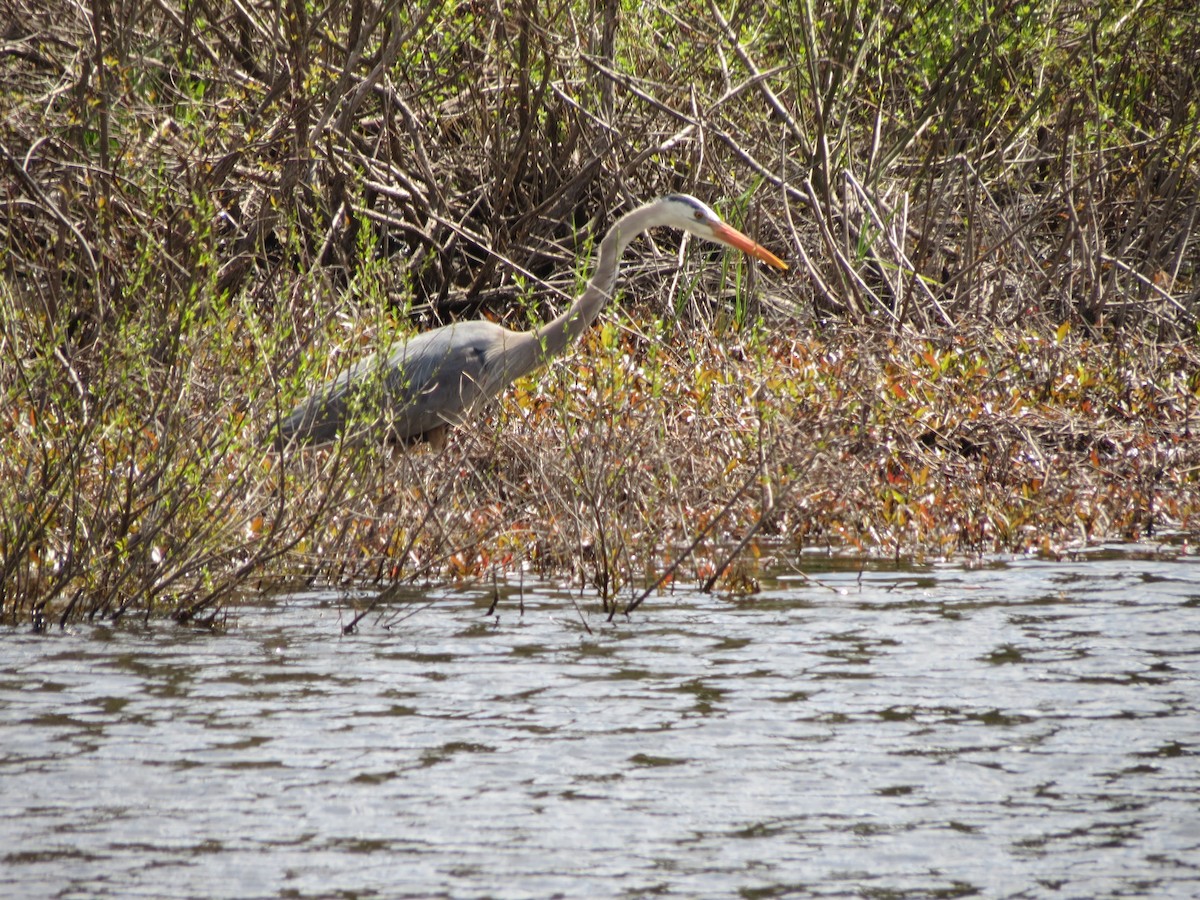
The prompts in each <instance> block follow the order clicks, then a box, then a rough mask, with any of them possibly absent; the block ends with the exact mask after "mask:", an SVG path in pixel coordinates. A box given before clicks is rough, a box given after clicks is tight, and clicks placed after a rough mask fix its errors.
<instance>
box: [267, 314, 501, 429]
mask: <svg viewBox="0 0 1200 900" xmlns="http://www.w3.org/2000/svg"><path fill="white" fill-rule="evenodd" d="M511 334H513V333H512V332H509V331H508V330H507V329H505V328H502V327H500V326H499V325H496V324H494V323H492V322H484V321H473V322H462V323H457V324H454V325H447V326H444V327H442V328H435V329H434V330H432V331H427V332H424V333H422V334H419V335H416V336H415V337H412V338H410V339H408V340H406V341H404V342H403V343H401V344H400V345H399V346H397V347H395V348H394V349H392V350H391V351H390V352H386V351H383V352H380V353H376V354H374V355H373V356H369V357H367V358H366V359H364V360H361V361H360V362H358V363H356V364H355V365H354V366H352V367H351V368H349V369H347V370H346V371H345V372H343V373H342V374H341V375H339V376H338V377H337V378H335V379H334V380H333V381H331V382H329V383H328V384H327V385H325V386H324V387H322V388H321V389H319V390H317V391H316V392H315V393H313V394H312V395H311V396H310V397H308V398H306V399H305V400H303V401H301V403H300V404H299V405H298V406H297V407H296V408H295V409H294V410H293V411H292V413H291V414H290V415H289V416H288V417H287V418H286V419H285V420H284V421H283V423H282V424H281V426H280V439H281V441H282V442H283V443H287V442H290V441H292V440H301V441H303V442H305V443H324V442H327V441H331V440H333V439H334V438H335V437H336V436H337V434H338V433H339V432H345V433H346V435H347V438H348V439H351V440H365V439H367V438H368V437H370V436H371V435H373V434H380V433H381V428H382V429H386V431H387V432H388V433H389V434H391V435H392V436H394V437H396V438H399V439H409V438H415V437H419V436H420V435H423V434H426V433H427V432H430V431H432V430H433V429H435V428H438V427H440V426H443V425H446V424H452V425H453V424H457V423H458V422H460V421H462V418H463V416H464V415H465V414H466V413H467V412H468V411H469V410H470V409H471V407H473V406H474V405H475V403H476V402H478V401H479V400H481V399H485V398H486V397H489V396H492V395H493V394H494V393H496V392H497V391H498V390H499V389H500V388H501V387H503V383H499V384H497V383H496V382H497V377H496V372H497V371H498V370H499V369H500V368H502V362H503V358H504V352H505V346H506V344H507V342H508V336H509V335H511Z"/></svg>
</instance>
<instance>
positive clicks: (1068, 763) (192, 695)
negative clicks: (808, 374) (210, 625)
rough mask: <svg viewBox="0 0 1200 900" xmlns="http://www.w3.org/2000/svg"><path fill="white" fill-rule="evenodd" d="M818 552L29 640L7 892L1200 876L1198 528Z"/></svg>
mask: <svg viewBox="0 0 1200 900" xmlns="http://www.w3.org/2000/svg"><path fill="white" fill-rule="evenodd" d="M816 566H817V564H816V563H815V562H814V561H807V562H806V571H808V572H809V573H810V574H813V575H814V576H815V577H816V578H817V579H818V580H819V583H814V582H808V581H805V580H804V579H801V578H799V577H789V576H786V575H783V576H782V577H780V578H779V579H776V580H770V579H768V580H764V584H763V586H764V590H763V592H762V593H760V594H758V595H756V596H754V597H751V598H747V599H743V600H738V601H736V602H735V601H730V600H722V599H719V598H716V597H712V596H707V595H698V594H689V593H682V592H680V593H676V594H675V595H674V596H664V597H657V598H652V599H651V600H650V601H648V602H647V604H646V605H645V606H644V607H643V608H642V609H641V610H639V611H638V612H637V613H635V614H634V616H633V618H632V620H630V621H620V622H617V623H614V624H613V625H608V624H606V623H605V622H604V619H603V616H601V615H600V614H599V612H598V611H597V610H596V609H595V608H594V606H593V604H592V602H591V600H590V599H586V600H584V601H579V600H578V598H575V599H574V600H573V599H572V598H571V597H570V596H564V595H561V594H555V593H553V592H552V591H549V590H535V589H533V588H531V587H529V586H528V585H526V586H525V588H524V591H523V594H524V613H523V615H522V614H521V613H520V612H519V610H518V599H517V597H516V596H515V594H514V593H511V592H510V594H509V595H508V596H507V597H506V598H505V599H504V601H503V602H502V603H501V606H500V607H499V610H498V617H496V616H492V617H488V616H486V615H485V612H486V610H487V607H488V604H489V603H490V598H489V596H488V594H489V591H484V590H480V591H478V592H463V593H442V594H438V595H434V596H427V597H418V596H417V595H415V594H414V595H413V597H412V598H411V601H410V603H409V604H408V605H405V604H403V603H399V602H398V603H396V604H393V605H392V606H391V607H390V608H389V611H388V614H387V615H386V617H385V618H384V619H382V620H381V619H379V618H377V617H375V618H368V619H366V620H364V622H363V623H362V627H361V630H360V631H359V633H357V634H354V635H351V636H341V635H340V633H339V626H340V624H341V623H343V622H344V621H345V620H346V617H347V616H346V612H345V609H344V606H343V605H342V603H341V601H339V600H338V599H337V598H335V597H331V596H324V597H322V596H314V595H307V596H295V597H292V598H283V599H277V600H275V601H273V602H271V603H269V604H265V605H262V606H257V607H251V608H244V609H242V610H239V611H238V614H237V616H236V620H235V621H234V622H233V623H232V627H231V628H230V629H229V630H228V631H226V632H224V633H218V634H207V633H199V632H194V631H189V630H183V629H179V628H175V627H172V626H168V625H163V624H159V625H156V626H154V627H151V628H149V629H138V628H134V627H126V626H122V627H120V628H118V629H110V628H104V627H87V628H81V629H79V630H77V631H75V632H73V633H69V634H52V635H49V636H35V635H31V634H28V633H25V632H16V631H7V632H0V786H2V788H0V789H2V792H3V793H2V794H0V895H3V896H5V897H12V898H24V897H30V898H32V897H39V898H41V897H63V898H84V897H87V898H93V897H122V898H126V897H163V898H166V897H178V898H191V897H196V898H225V897H227V898H257V897H389V898H392V897H414V898H415V897H454V898H468V897H469V898H475V897H496V898H524V897H539V898H541V897H554V896H561V897H572V898H581V897H589V898H593V897H648V896H671V897H688V898H707V897H714V898H715V897H731V896H734V897H736V896H742V897H784V896H786V897H888V898H908V897H912V898H916V897H921V898H926V897H958V896H982V897H1021V898H1034V897H1047V898H1051V897H1053V898H1067V897H1070V898H1076V897H1079V898H1083V897H1086V898H1100V897H1130V896H1137V897H1181V898H1182V897H1194V896H1200V765H1198V758H1197V754H1198V752H1200V613H1198V611H1197V607H1198V606H1200V561H1198V560H1197V558H1196V557H1195V556H1194V555H1187V554H1183V555H1181V556H1177V557H1176V558H1171V557H1167V556H1163V555H1160V554H1157V553H1154V552H1120V553H1105V554H1098V555H1097V556H1096V557H1095V558H1092V559H1088V560H1086V561H1081V562H1065V563H1054V562H1045V561H1036V560H1010V561H1007V562H995V563H993V564H989V565H987V566H983V567H976V568H964V567H960V566H951V565H947V566H940V567H928V568H922V569H917V570H897V569H894V568H880V569H873V570H872V569H869V570H867V571H864V572H862V573H861V574H860V573H859V571H858V570H857V569H856V568H847V567H845V566H844V565H841V566H838V565H829V566H824V567H821V568H820V569H818V568H816ZM431 600H432V601H433V604H432V606H426V605H425V604H427V603H428V602H429V601H431ZM576 602H579V603H580V605H579V607H578V608H577V607H576V606H575V603H576ZM406 612H407V613H412V614H411V615H406V614H405V613H406ZM583 621H586V622H587V624H588V626H590V629H591V632H590V633H589V631H588V630H587V629H585V628H584V627H583V625H582V624H581V623H582V622H583Z"/></svg>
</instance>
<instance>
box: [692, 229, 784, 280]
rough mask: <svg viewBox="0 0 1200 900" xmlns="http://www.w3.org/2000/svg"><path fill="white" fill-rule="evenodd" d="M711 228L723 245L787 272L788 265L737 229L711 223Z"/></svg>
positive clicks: (714, 236)
mask: <svg viewBox="0 0 1200 900" xmlns="http://www.w3.org/2000/svg"><path fill="white" fill-rule="evenodd" d="M709 227H710V228H711V229H712V235H713V239H714V240H717V241H720V242H721V243H722V244H728V245H729V246H730V247H736V248H737V249H738V250H741V251H742V252H743V253H745V254H747V255H748V256H753V257H754V258H755V259H761V260H762V261H763V262H765V263H766V264H767V265H769V266H774V267H775V268H777V269H781V270H783V271H785V272H786V271H787V267H788V264H787V263H785V262H784V261H783V260H782V259H780V258H779V257H778V256H776V255H775V254H774V253H772V252H771V251H770V250H768V249H767V248H766V247H763V246H760V245H759V244H756V243H754V241H752V240H750V238H748V237H746V236H745V235H744V234H742V233H741V232H740V231H738V230H737V229H736V228H733V227H731V226H729V225H726V224H725V223H724V222H710V223H709Z"/></svg>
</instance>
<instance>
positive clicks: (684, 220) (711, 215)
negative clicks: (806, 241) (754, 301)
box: [659, 194, 788, 269]
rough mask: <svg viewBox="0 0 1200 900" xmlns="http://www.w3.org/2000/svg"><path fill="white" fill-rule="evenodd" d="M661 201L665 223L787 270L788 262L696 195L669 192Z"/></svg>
mask: <svg viewBox="0 0 1200 900" xmlns="http://www.w3.org/2000/svg"><path fill="white" fill-rule="evenodd" d="M659 203H660V205H661V207H662V210H663V222H662V224H664V225H671V226H674V227H675V228H679V229H682V230H683V231H687V232H690V233H691V234H694V235H696V237H699V238H704V240H706V241H716V242H717V243H718V244H725V245H726V246H728V247H735V248H736V249H738V250H741V251H742V252H743V253H746V254H748V255H749V256H753V257H754V258H755V259H761V260H762V261H763V262H765V263H767V265H771V266H774V267H775V268H777V269H787V267H788V265H787V263H785V262H784V261H783V260H781V259H780V258H779V257H778V256H776V255H775V254H774V253H772V252H771V251H770V250H768V249H766V248H765V247H762V246H760V245H759V244H756V243H755V242H754V241H752V240H750V238H748V237H746V235H744V234H742V233H741V232H740V231H738V230H737V229H736V228H734V227H733V226H731V225H726V224H725V223H724V222H722V221H721V217H720V216H718V215H717V214H716V213H715V212H713V211H712V209H711V208H709V207H708V206H706V205H705V204H704V203H702V202H701V201H699V200H697V199H696V198H695V197H692V196H691V195H689V194H668V195H667V196H666V197H663V198H662V200H660V201H659Z"/></svg>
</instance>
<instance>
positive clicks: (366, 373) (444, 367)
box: [277, 194, 787, 447]
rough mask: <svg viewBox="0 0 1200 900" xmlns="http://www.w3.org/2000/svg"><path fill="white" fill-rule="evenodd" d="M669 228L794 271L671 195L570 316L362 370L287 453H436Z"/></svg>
mask: <svg viewBox="0 0 1200 900" xmlns="http://www.w3.org/2000/svg"><path fill="white" fill-rule="evenodd" d="M659 225H666V226H672V227H675V228H679V229H682V230H684V231H688V232H690V233H692V234H694V235H696V236H698V237H701V238H704V239H706V240H710V241H716V242H718V243H723V244H726V245H728V246H731V247H735V248H737V249H739V250H742V251H743V252H745V253H747V254H749V255H751V256H754V257H756V258H757V259H760V260H762V261H764V262H766V263H768V264H769V265H772V266H775V267H776V268H779V269H786V268H787V264H786V263H784V262H783V261H782V260H780V259H779V258H778V257H777V256H775V255H774V254H772V253H771V252H770V251H768V250H766V249H764V248H763V247H760V246H759V245H758V244H756V243H754V241H752V240H750V238H748V237H746V236H745V235H744V234H742V233H741V232H739V231H737V230H736V229H734V228H731V227H730V226H728V225H726V224H725V223H724V222H722V221H721V220H720V219H719V218H718V217H717V215H716V213H714V212H713V211H712V210H711V209H709V208H708V207H707V206H705V205H704V204H703V203H701V202H700V201H699V200H697V199H696V198H694V197H690V196H687V195H685V194H670V195H668V196H666V197H662V198H660V199H658V200H655V201H653V202H652V203H648V204H646V205H645V206H640V207H638V208H637V209H635V210H633V211H631V212H628V213H626V214H625V215H623V216H622V217H621V218H620V219H618V220H617V221H616V223H615V224H614V225H613V226H612V227H611V228H610V229H609V230H608V233H607V234H605V236H604V239H603V240H602V241H601V242H600V249H599V251H598V253H597V255H596V270H595V272H594V273H593V274H592V277H591V279H590V280H589V281H588V284H587V288H586V289H585V290H584V292H583V293H582V294H581V295H580V296H579V297H578V298H577V299H576V300H575V302H574V303H572V304H571V306H570V307H569V308H568V309H567V310H566V312H564V313H563V314H562V315H561V316H558V317H557V318H555V319H553V320H552V321H550V322H547V323H546V324H545V325H543V326H542V327H541V328H538V329H536V330H534V331H512V330H510V329H508V328H504V327H503V326H501V325H497V324H495V323H494V322H488V321H485V320H474V321H469V322H459V323H455V324H452V325H445V326H442V327H441V328H435V329H433V330H432V331H427V332H424V333H422V334H419V335H416V336H415V337H412V338H410V339H408V340H406V341H404V342H403V343H401V344H400V345H399V346H397V347H396V348H395V349H394V350H392V351H391V352H390V353H387V352H381V353H377V354H375V355H373V356H370V357H367V358H366V359H364V360H362V361H360V362H358V363H357V364H356V365H354V366H352V367H351V368H349V369H347V370H346V371H345V372H343V373H342V374H341V375H339V376H338V377H337V378H336V379H334V380H333V381H331V382H329V383H328V384H326V385H325V386H323V387H322V388H320V389H318V390H317V391H316V392H315V393H314V394H312V395H311V396H309V397H307V398H306V399H305V400H303V401H301V402H300V404H299V405H298V406H297V407H296V408H295V409H294V410H293V411H292V412H291V414H290V415H289V416H287V417H286V418H285V419H284V420H283V421H282V422H281V423H280V426H279V436H278V439H277V444H278V445H279V446H280V447H284V446H288V445H290V444H293V443H302V444H312V445H319V444H325V443H329V442H330V441H333V440H335V439H337V438H338V436H339V435H341V439H342V440H344V441H347V442H351V443H361V442H363V441H366V440H371V439H373V438H375V439H378V438H381V437H384V436H386V437H387V438H389V439H391V440H398V441H403V442H411V441H419V440H428V441H430V442H431V443H433V444H434V445H435V446H437V445H440V444H441V442H442V441H443V440H444V438H445V433H446V429H447V427H448V426H453V425H458V424H460V423H462V422H463V421H465V420H466V419H467V418H468V417H469V416H470V415H471V413H473V412H474V411H475V410H476V409H478V407H479V405H480V404H482V403H483V402H485V401H487V400H489V399H490V398H492V397H494V396H496V395H497V394H499V393H500V392H501V391H502V390H504V388H505V387H506V386H507V385H508V384H510V383H511V382H512V381H513V380H514V379H516V378H519V377H520V376H522V375H525V374H527V373H528V372H531V371H533V370H534V369H536V368H537V367H539V366H541V365H543V364H544V363H545V362H547V361H548V360H549V359H551V358H552V357H554V356H555V355H557V354H559V353H561V352H562V351H563V350H564V349H565V348H566V347H567V346H568V345H569V344H570V343H571V341H573V340H574V339H575V338H577V337H578V336H579V335H580V334H582V333H583V332H584V330H586V329H587V328H588V327H589V326H590V325H591V324H592V322H593V321H595V319H596V316H597V315H599V313H600V309H601V307H602V306H603V305H604V303H605V301H606V300H608V298H609V296H610V294H611V292H612V287H613V285H614V283H615V282H616V278H617V271H618V268H619V263H620V257H621V254H622V253H623V252H624V250H625V248H626V247H627V246H628V245H629V243H630V241H632V240H633V239H634V238H635V237H636V236H637V235H639V234H641V233H642V232H643V231H645V230H647V229H649V228H653V227H655V226H659Z"/></svg>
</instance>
